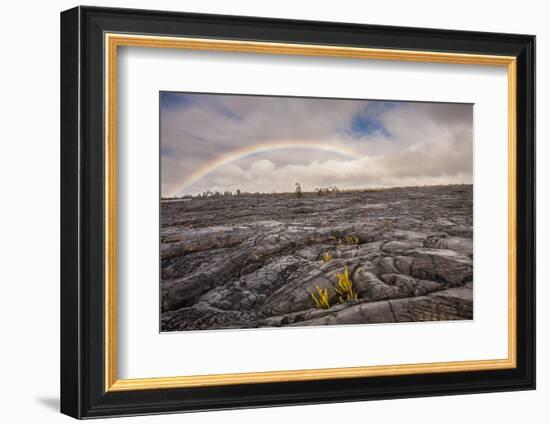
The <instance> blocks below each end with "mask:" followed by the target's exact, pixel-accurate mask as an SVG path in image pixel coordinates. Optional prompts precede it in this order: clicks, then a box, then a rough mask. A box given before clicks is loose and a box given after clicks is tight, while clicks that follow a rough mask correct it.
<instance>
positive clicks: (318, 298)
mask: <svg viewBox="0 0 550 425" xmlns="http://www.w3.org/2000/svg"><path fill="white" fill-rule="evenodd" d="M325 255H327V254H325ZM331 258H332V257H331ZM329 261H330V260H329ZM336 279H337V283H336V285H335V286H334V288H333V289H334V291H335V292H336V294H338V302H340V303H344V302H346V301H356V300H357V298H358V294H357V292H355V290H354V289H353V282H352V280H351V277H350V274H349V268H348V266H345V267H344V271H343V272H338V273H336ZM316 289H317V293H315V292H311V293H310V295H311V298H313V302H314V303H315V307H317V308H321V309H327V308H330V307H331V305H330V297H329V291H328V288H320V287H319V286H316Z"/></svg>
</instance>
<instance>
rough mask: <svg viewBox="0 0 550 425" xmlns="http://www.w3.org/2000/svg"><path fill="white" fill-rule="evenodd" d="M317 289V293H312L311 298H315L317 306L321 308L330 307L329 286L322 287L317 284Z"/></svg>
mask: <svg viewBox="0 0 550 425" xmlns="http://www.w3.org/2000/svg"><path fill="white" fill-rule="evenodd" d="M316 289H317V294H315V293H314V292H312V293H310V295H311V298H313V301H314V302H315V306H316V307H317V308H321V309H327V308H330V302H329V297H328V288H320V287H319V286H316Z"/></svg>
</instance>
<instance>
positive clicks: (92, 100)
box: [61, 7, 535, 418]
mask: <svg viewBox="0 0 550 425" xmlns="http://www.w3.org/2000/svg"><path fill="white" fill-rule="evenodd" d="M534 70H535V37H534V36H531V35H518V34H495V33H479V32H465V31H450V30H436V29H419V28H403V27H391V26H370V25H356V24H344V23H331V22H313V21H295V20H280V19H265V18H252V17H238V16H221V15H202V14H187V13H175V12H161V11H144V10H129V9H108V8H94V7H77V8H74V9H71V10H68V11H65V12H63V13H62V14H61V104H62V106H61V115H62V123H61V194H62V205H61V212H62V217H61V221H62V230H61V242H62V243H61V245H62V248H61V249H62V252H61V257H62V268H61V272H62V273H61V274H62V276H61V411H62V412H63V413H65V414H68V415H70V416H73V417H76V418H91V417H104V416H121V415H137V414H148V413H163V412H177V411H181V412H184V411H198V410H215V409H229V408H242V407H258V406H275V405H293V404H306V403H328V402H340V401H353V400H370V399H384V398H399V397H416V396H433V395H449V394H464V393H480V392H489V391H511V390H525V389H534V388H535V217H534V215H535V150H534V148H535V134H534V128H535V127H534V122H535V110H534V105H535V75H534V74H535V71H534Z"/></svg>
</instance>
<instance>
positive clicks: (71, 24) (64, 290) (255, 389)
mask: <svg viewBox="0 0 550 425" xmlns="http://www.w3.org/2000/svg"><path fill="white" fill-rule="evenodd" d="M106 32H115V33H129V34H134V33H138V34H154V35H165V36H176V37H182V36H184V37H202V38H216V39H232V40H257V41H264V42H275V43H308V44H316V45H330V46H348V47H350V46H351V47H369V48H380V49H400V50H422V51H431V52H449V53H473V54H485V55H506V56H514V57H515V58H516V60H517V105H516V113H517V126H516V128H517V170H516V171H517V182H516V184H517V258H516V261H517V338H516V343H517V351H516V352H517V367H516V368H513V369H503V370H483V371H469V372H452V373H428V374H425V373H423V374H414V375H401V376H382V377H369V378H346V379H325V380H313V381H299V382H271V383H259V384H246V385H225V386H209V387H192V388H171V389H155V390H141V391H117V392H110V391H105V373H104V372H105V359H104V353H105V340H104V332H105V324H104V314H105V303H104V297H105V293H104V292H105V291H104V285H103V282H104V270H105V257H104V237H105V236H104V231H103V229H104V228H105V217H104V206H105V201H104V188H105V181H104V176H105V163H104V157H105V152H104V145H103V143H102V140H103V136H104V114H103V113H104V105H105V98H104V91H103V88H104V84H105V81H104V80H105V77H104V68H103V66H104V55H105V51H104V49H105V45H104V34H105V33H106ZM61 195H62V196H61V412H62V413H65V414H67V415H70V416H73V417H75V418H93V417H106V416H121V415H137V414H153V413H164V412H184V411H203V410H218V409H232V408H244V407H260V406H281V405H298V404H312V403H329V402H345V401H355V400H375V399H388V398H404V397H419V396H436V395H452V394H467V393H483V392H494V391H512V390H529V389H534V388H535V37H534V36H531V35H518V34H499V33H480V32H469V31H451V30H434V29H421V28H406V27H391V26H374V25H357V24H348V23H332V22H313V21H297V20H284V19H265V18H256V17H241V16H221V15H204V14H191V13H176V12H162V11H146V10H132V9H111V8H96V7H76V8H74V9H70V10H67V11H65V12H62V13H61ZM503 213H504V212H503Z"/></svg>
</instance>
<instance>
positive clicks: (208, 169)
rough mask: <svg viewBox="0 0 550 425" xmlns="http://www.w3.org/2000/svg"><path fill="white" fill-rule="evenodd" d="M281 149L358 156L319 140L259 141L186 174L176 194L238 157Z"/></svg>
mask: <svg viewBox="0 0 550 425" xmlns="http://www.w3.org/2000/svg"><path fill="white" fill-rule="evenodd" d="M282 149H315V150H320V151H325V152H330V153H335V154H339V155H343V156H346V157H348V158H353V159H357V158H360V156H359V155H358V154H357V152H355V151H354V150H352V149H349V148H345V147H343V146H340V145H336V144H331V143H321V142H309V141H289V142H271V143H260V144H256V145H253V146H248V147H246V148H242V149H238V150H234V151H231V152H228V153H225V154H223V155H220V156H218V157H217V158H214V159H213V160H212V161H209V162H207V163H206V164H204V165H203V166H202V167H200V168H199V169H198V170H196V171H195V172H193V173H192V174H191V175H188V176H186V178H185V179H184V180H183V181H182V182H180V183H179V184H178V185H177V188H176V190H175V193H176V194H179V193H181V192H182V191H184V190H185V189H186V188H188V187H189V186H191V185H192V184H193V183H195V182H197V181H199V180H200V179H201V178H203V177H204V176H206V175H207V174H209V173H212V172H213V171H215V170H217V169H218V168H220V167H223V166H224V165H228V164H231V163H232V162H235V161H238V160H240V159H243V158H246V157H248V156H251V155H255V154H258V153H266V152H272V151H276V150H282Z"/></svg>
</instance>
